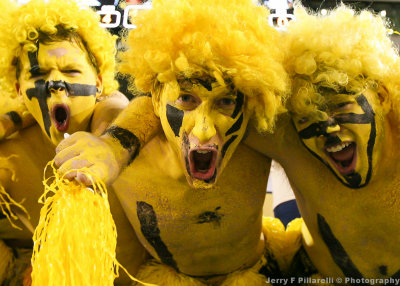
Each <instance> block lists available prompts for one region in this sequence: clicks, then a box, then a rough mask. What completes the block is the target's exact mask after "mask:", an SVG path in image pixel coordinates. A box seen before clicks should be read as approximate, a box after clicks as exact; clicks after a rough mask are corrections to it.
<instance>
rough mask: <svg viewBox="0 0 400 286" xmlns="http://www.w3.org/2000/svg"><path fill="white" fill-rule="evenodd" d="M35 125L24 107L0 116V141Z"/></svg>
mask: <svg viewBox="0 0 400 286" xmlns="http://www.w3.org/2000/svg"><path fill="white" fill-rule="evenodd" d="M34 123H35V119H34V118H33V116H32V115H31V114H30V113H29V112H28V110H26V107H25V105H23V106H21V107H20V108H17V109H15V110H13V111H10V112H7V113H6V114H3V115H1V116H0V141H1V140H3V139H5V138H7V137H8V136H10V135H11V134H13V133H15V132H17V131H18V130H21V129H24V128H26V127H29V126H31V125H33V124H34Z"/></svg>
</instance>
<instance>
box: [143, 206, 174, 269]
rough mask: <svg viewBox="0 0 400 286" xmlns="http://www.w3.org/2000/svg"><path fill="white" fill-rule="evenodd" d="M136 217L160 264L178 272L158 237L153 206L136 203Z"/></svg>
mask: <svg viewBox="0 0 400 286" xmlns="http://www.w3.org/2000/svg"><path fill="white" fill-rule="evenodd" d="M136 207H137V216H138V219H139V222H140V230H141V231H142V234H143V236H144V237H145V238H146V239H147V241H148V242H149V243H150V245H151V246H152V247H153V248H154V250H155V251H156V252H157V255H158V256H159V257H160V259H161V262H162V263H164V264H166V265H168V266H171V267H172V268H174V269H175V270H177V271H179V269H178V266H177V264H176V261H175V260H174V258H173V257H172V253H171V252H169V250H168V248H167V246H166V245H165V243H164V242H163V241H162V239H161V237H160V229H159V228H158V222H157V216H156V213H155V212H154V209H153V206H151V205H149V204H148V203H146V202H141V201H139V202H136Z"/></svg>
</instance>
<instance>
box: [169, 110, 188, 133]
mask: <svg viewBox="0 0 400 286" xmlns="http://www.w3.org/2000/svg"><path fill="white" fill-rule="evenodd" d="M183 115H184V112H183V111H182V110H180V109H178V108H176V107H174V106H172V105H169V104H167V111H166V116H167V120H168V123H169V125H170V126H171V129H172V131H173V132H174V134H175V136H179V131H180V129H181V127H182V121H183Z"/></svg>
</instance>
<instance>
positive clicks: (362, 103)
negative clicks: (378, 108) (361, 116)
mask: <svg viewBox="0 0 400 286" xmlns="http://www.w3.org/2000/svg"><path fill="white" fill-rule="evenodd" d="M356 100H357V103H358V104H359V105H360V106H361V108H362V110H363V111H364V112H365V115H366V116H367V115H369V116H370V117H371V133H370V135H369V139H368V145H367V155H368V173H367V177H366V179H365V183H364V184H363V186H365V185H366V184H368V182H369V180H370V179H371V175H372V155H373V154H372V153H373V151H374V146H375V138H376V122H375V113H374V111H373V109H372V106H371V105H370V104H369V103H368V100H367V98H366V97H365V96H364V95H360V96H359V97H357V98H356ZM360 180H361V178H360Z"/></svg>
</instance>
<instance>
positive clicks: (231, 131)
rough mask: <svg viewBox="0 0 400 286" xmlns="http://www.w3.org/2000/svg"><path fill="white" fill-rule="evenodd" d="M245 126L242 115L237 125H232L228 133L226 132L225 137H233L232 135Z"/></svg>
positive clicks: (236, 122)
mask: <svg viewBox="0 0 400 286" xmlns="http://www.w3.org/2000/svg"><path fill="white" fill-rule="evenodd" d="M242 124H243V113H242V114H241V115H240V117H239V119H238V120H236V121H235V123H234V124H233V125H232V127H231V128H229V130H228V131H226V133H225V136H228V135H231V134H232V133H235V132H236V131H238V130H239V129H240V127H242Z"/></svg>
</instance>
